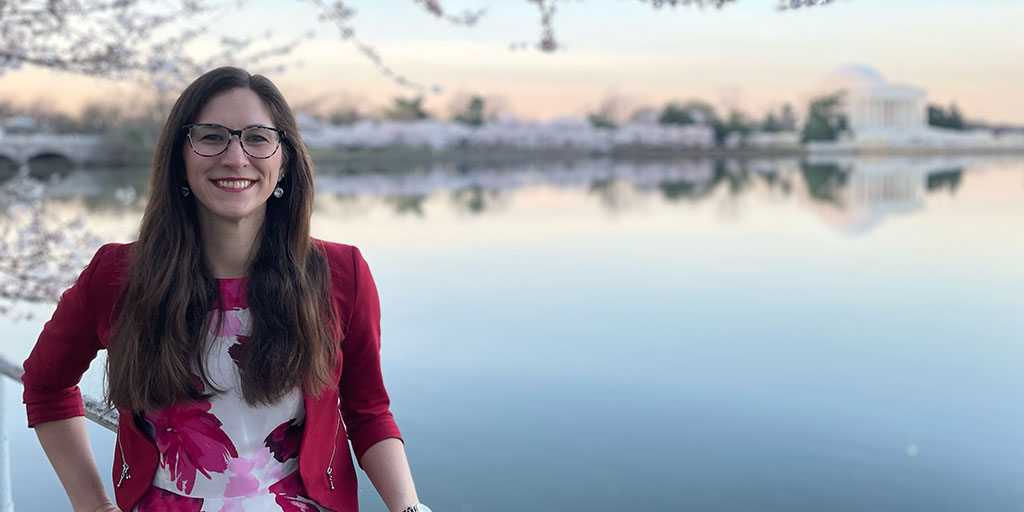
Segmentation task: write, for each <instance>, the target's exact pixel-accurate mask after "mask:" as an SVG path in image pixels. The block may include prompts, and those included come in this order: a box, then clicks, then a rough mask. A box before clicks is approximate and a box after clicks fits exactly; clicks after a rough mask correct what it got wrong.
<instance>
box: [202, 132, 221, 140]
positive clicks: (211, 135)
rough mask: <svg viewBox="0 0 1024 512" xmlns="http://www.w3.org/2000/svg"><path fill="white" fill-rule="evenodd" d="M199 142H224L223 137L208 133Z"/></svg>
mask: <svg viewBox="0 0 1024 512" xmlns="http://www.w3.org/2000/svg"><path fill="white" fill-rule="evenodd" d="M199 140H205V141H210V142H219V141H222V140H224V136H223V135H218V134H216V133H210V134H207V135H203V136H202V137H201V138H200V139H199Z"/></svg>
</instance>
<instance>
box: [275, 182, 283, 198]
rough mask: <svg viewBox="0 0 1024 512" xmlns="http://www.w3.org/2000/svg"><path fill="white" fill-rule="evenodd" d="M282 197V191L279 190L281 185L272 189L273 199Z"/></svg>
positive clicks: (281, 189)
mask: <svg viewBox="0 0 1024 512" xmlns="http://www.w3.org/2000/svg"><path fill="white" fill-rule="evenodd" d="M283 195H284V189H283V188H281V185H278V186H277V187H276V188H274V197H281V196H283Z"/></svg>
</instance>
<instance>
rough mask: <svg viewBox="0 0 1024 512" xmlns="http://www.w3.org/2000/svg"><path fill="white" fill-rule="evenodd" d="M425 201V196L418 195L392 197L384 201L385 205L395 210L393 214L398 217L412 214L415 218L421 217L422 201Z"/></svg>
mask: <svg viewBox="0 0 1024 512" xmlns="http://www.w3.org/2000/svg"><path fill="white" fill-rule="evenodd" d="M426 199H427V196H425V195H422V194H418V195H407V196H393V197H389V198H387V199H386V201H387V203H389V204H390V205H391V206H393V207H394V208H395V213H397V214H398V215H405V214H407V213H410V214H413V215H415V216H417V217H422V216H423V201H425V200H426Z"/></svg>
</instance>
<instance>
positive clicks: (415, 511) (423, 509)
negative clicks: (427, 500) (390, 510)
mask: <svg viewBox="0 0 1024 512" xmlns="http://www.w3.org/2000/svg"><path fill="white" fill-rule="evenodd" d="M402 512H431V510H430V508H429V507H427V506H426V505H424V504H422V503H417V504H415V505H409V506H408V507H406V508H404V509H402Z"/></svg>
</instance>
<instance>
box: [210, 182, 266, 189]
mask: <svg viewBox="0 0 1024 512" xmlns="http://www.w3.org/2000/svg"><path fill="white" fill-rule="evenodd" d="M210 182H211V183H213V184H214V186H216V187H217V188H219V189H221V190H226V191H229V192H240V191H242V190H247V189H249V188H251V187H252V186H253V185H254V184H255V183H256V180H210Z"/></svg>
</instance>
